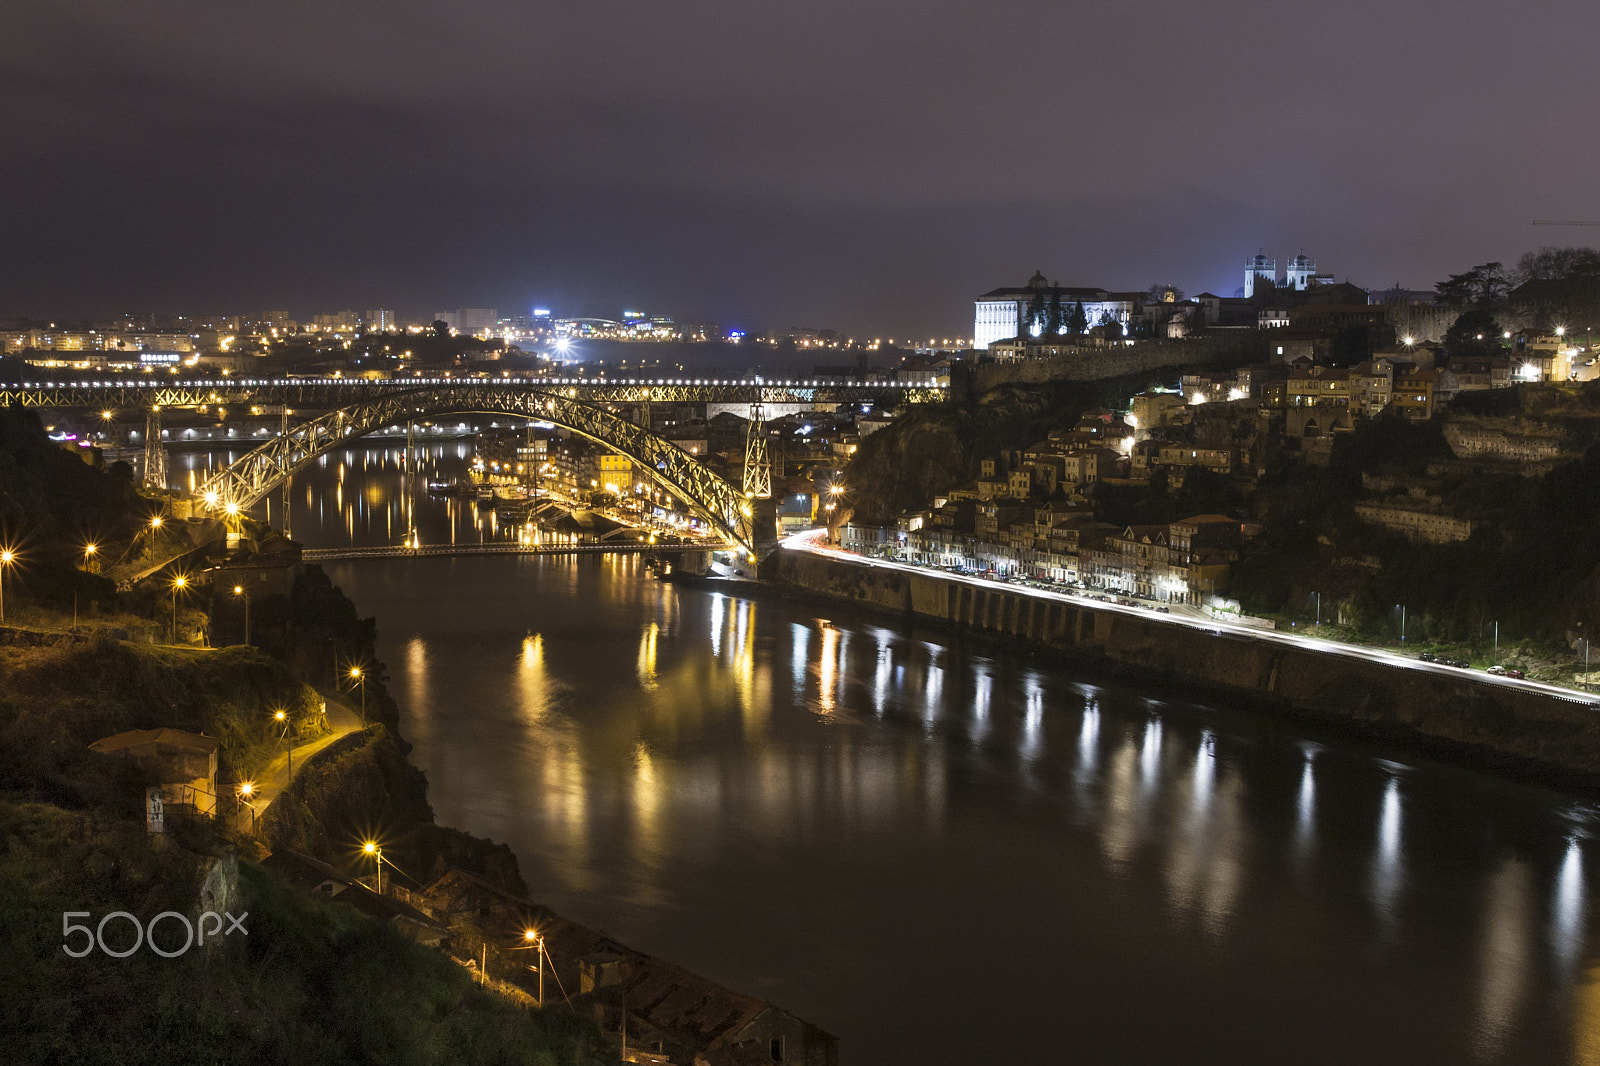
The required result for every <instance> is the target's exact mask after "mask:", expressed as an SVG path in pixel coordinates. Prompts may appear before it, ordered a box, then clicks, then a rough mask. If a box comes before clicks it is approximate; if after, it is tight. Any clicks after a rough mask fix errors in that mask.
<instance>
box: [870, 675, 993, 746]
mask: <svg viewBox="0 0 1600 1066" xmlns="http://www.w3.org/2000/svg"><path fill="white" fill-rule="evenodd" d="M882 673H883V676H884V679H885V680H887V679H888V672H887V671H886V670H885V671H882ZM993 698H994V675H992V674H990V673H989V671H988V669H987V668H986V667H985V666H982V665H980V666H979V667H978V668H977V670H976V671H975V673H974V675H973V679H972V731H971V736H972V742H973V743H974V744H980V743H982V742H983V738H984V737H985V736H986V735H988V732H989V702H990V700H992V699H993Z"/></svg>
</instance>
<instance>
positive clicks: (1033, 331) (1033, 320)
mask: <svg viewBox="0 0 1600 1066" xmlns="http://www.w3.org/2000/svg"><path fill="white" fill-rule="evenodd" d="M1045 316H1046V313H1045V302H1044V290H1043V289H1036V290H1034V293H1033V299H1031V300H1029V301H1028V310H1027V311H1026V312H1025V313H1024V314H1023V316H1022V330H1023V333H1024V334H1030V335H1032V336H1035V337H1037V336H1038V335H1039V334H1040V333H1041V332H1042V331H1043V330H1044V322H1045Z"/></svg>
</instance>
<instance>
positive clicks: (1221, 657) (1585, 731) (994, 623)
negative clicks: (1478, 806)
mask: <svg viewBox="0 0 1600 1066" xmlns="http://www.w3.org/2000/svg"><path fill="white" fill-rule="evenodd" d="M871 571H872V568H871V567H870V565H869V564H868V563H867V562H866V561H865V560H863V561H861V562H853V561H849V560H843V559H838V558H834V557H824V556H819V555H814V554H811V553H805V552H797V551H795V550H793V549H789V548H784V549H781V550H780V551H779V552H778V553H777V554H776V555H775V556H774V557H772V558H771V559H770V560H768V562H767V563H766V564H765V565H763V568H762V580H761V591H762V592H764V593H767V594H770V595H777V596H783V597H791V598H794V599H798V600H801V601H805V602H810V603H815V604H817V605H824V604H826V605H848V606H850V607H853V608H859V609H862V612H863V614H866V615H875V616H878V617H888V618H894V619H897V620H900V621H909V622H911V623H912V624H915V625H919V626H926V627H928V628H929V629H933V630H936V631H939V632H944V633H951V634H955V635H958V636H960V637H961V638H962V639H965V640H972V641H974V642H976V643H977V644H979V645H980V646H989V647H994V648H1003V649H1004V650H1007V651H1012V652H1021V653H1023V654H1025V655H1029V656H1035V655H1038V656H1045V657H1048V658H1050V659H1051V660H1053V661H1056V662H1064V663H1068V664H1071V665H1072V666H1075V667H1080V668H1084V669H1086V670H1087V671H1088V672H1089V673H1090V674H1091V675H1094V676H1099V677H1103V678H1105V679H1107V680H1116V681H1121V682H1129V681H1132V682H1136V683H1138V684H1139V685H1141V686H1145V687H1150V688H1155V689H1157V690H1159V691H1161V692H1163V693H1167V694H1172V695H1185V696H1195V695H1199V696H1201V697H1203V698H1204V699H1207V700H1210V701H1213V702H1215V701H1221V700H1226V701H1230V702H1233V703H1234V704H1236V705H1239V706H1241V707H1242V708H1243V709H1246V710H1249V711H1251V712H1252V713H1256V714H1260V715H1263V716H1264V718H1265V719H1266V720H1268V721H1284V722H1292V723H1296V724H1305V725H1312V726H1315V727H1316V728H1317V729H1321V730H1327V731H1329V732H1330V733H1331V734H1332V735H1334V736H1337V737H1339V738H1341V739H1351V740H1356V741H1362V742H1367V743H1377V744H1383V745H1392V746H1394V747H1396V748H1398V749H1400V750H1403V751H1405V752H1407V753H1410V754H1414V755H1416V756H1417V757H1420V758H1426V759H1430V760H1433V761H1436V762H1439V763H1442V764H1447V765H1450V766H1455V767H1459V768H1463V769H1469V770H1476V771H1482V772H1487V773H1491V774H1494V775H1496V776H1499V777H1502V778H1506V779H1510V780H1514V781H1517V782H1519V783H1523V784H1529V785H1534V786H1537V787H1542V788H1551V789H1558V790H1563V791H1570V792H1578V793H1584V794H1587V795H1592V796H1600V713H1596V712H1595V711H1594V709H1593V705H1590V704H1583V703H1580V702H1578V701H1577V700H1563V699H1560V698H1558V697H1551V696H1545V695H1543V694H1541V693H1537V692H1517V691H1514V690H1508V689H1507V688H1506V687H1505V686H1500V685H1494V684H1490V683H1485V682H1482V681H1479V680H1478V679H1476V678H1475V677H1473V676H1472V675H1470V674H1461V675H1455V676H1446V677H1431V676H1405V675H1408V674H1411V673H1413V672H1411V671H1405V670H1402V669H1400V668H1397V667H1395V666H1391V665H1388V664H1385V663H1382V662H1379V661H1375V660H1371V659H1363V658H1360V657H1356V656H1340V655H1333V654H1329V653H1326V652H1320V651H1310V650H1301V649H1293V648H1289V649H1281V648H1272V647H1268V646H1266V645H1265V642H1252V641H1251V640H1250V638H1249V637H1247V636H1243V635H1237V634H1213V633H1211V632H1209V631H1205V630H1199V629H1192V628H1189V627H1178V626H1170V625H1166V624H1164V623H1161V622H1157V621H1155V620H1154V619H1143V618H1138V617H1129V616H1127V615H1124V614H1121V613H1118V612H1112V611H1107V610H1101V609H1097V608H1096V607H1095V606H1093V605H1091V604H1087V603H1085V604H1077V603H1066V602H1065V601H1063V602H1062V603H1060V604H1059V605H1056V604H1050V603H1046V602H1044V601H1034V603H1033V604H1032V605H1030V604H1027V603H1019V602H1018V601H1027V600H1031V599H1032V598H1030V597H1025V596H1022V595H1020V594H1019V593H1017V592H1014V591H1012V590H1009V589H1007V588H1006V587H1005V586H996V587H995V588H994V589H992V590H989V589H975V590H972V593H971V594H970V595H962V590H961V589H959V588H956V587H955V586H956V585H957V584H958V583H957V582H954V581H952V580H951V579H950V578H948V577H947V576H945V575H942V574H938V573H934V572H929V573H928V574H926V575H922V574H914V575H911V574H886V573H884V572H882V571H879V572H876V573H873V572H871ZM918 579H921V580H922V581H926V582H933V583H940V584H942V585H943V586H945V594H944V595H943V596H939V595H933V596H931V597H930V596H929V595H928V593H929V590H928V589H926V588H923V589H918V590H913V589H912V588H911V587H910V586H911V585H912V584H913V583H914V582H915V583H920V582H919V581H918ZM753 591H755V590H748V591H747V593H746V594H748V592H753ZM952 593H953V595H952ZM886 594H887V595H886ZM930 599H931V600H933V601H934V602H932V603H930V602H928V601H929V600H930ZM941 601H942V602H941ZM951 601H954V602H951ZM941 606H942V607H944V608H945V609H944V610H938V609H937V608H939V607H941ZM930 607H933V608H935V609H933V610H930V609H928V608H930ZM1040 607H1043V608H1044V609H1043V610H1040V609H1039V608H1040ZM919 608H920V609H919ZM1039 616H1044V618H1043V620H1039ZM1154 627H1159V628H1154ZM1163 638H1167V639H1163ZM1252 645H1253V646H1252Z"/></svg>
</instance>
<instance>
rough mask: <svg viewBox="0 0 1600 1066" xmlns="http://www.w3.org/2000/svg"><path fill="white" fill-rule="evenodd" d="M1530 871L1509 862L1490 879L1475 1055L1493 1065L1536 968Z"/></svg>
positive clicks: (1480, 946) (1480, 947)
mask: <svg viewBox="0 0 1600 1066" xmlns="http://www.w3.org/2000/svg"><path fill="white" fill-rule="evenodd" d="M1530 882H1531V878H1530V876H1529V873H1528V868H1527V866H1526V865H1525V864H1524V863H1522V862H1521V861H1520V860H1517V859H1515V858H1507V859H1505V860H1504V861H1503V862H1501V864H1500V867H1499V868H1498V869H1497V870H1495V872H1494V873H1493V874H1492V875H1491V876H1490V878H1489V894H1488V899H1487V901H1486V905H1485V913H1484V916H1483V924H1482V927H1481V933H1480V936H1479V944H1478V1024H1477V1027H1476V1032H1475V1033H1474V1039H1473V1042H1472V1050H1473V1052H1474V1054H1475V1056H1476V1057H1477V1058H1478V1059H1479V1061H1482V1062H1493V1061H1495V1060H1496V1059H1497V1058H1499V1056H1500V1053H1501V1052H1502V1051H1504V1050H1505V1046H1506V1042H1507V1040H1508V1039H1509V1037H1510V1035H1511V1032H1512V1029H1513V1027H1514V1025H1515V1022H1516V1017H1517V1013H1518V1011H1519V1010H1520V1008H1521V1006H1522V1002H1523V999H1524V997H1525V995H1526V993H1527V980H1528V978H1529V976H1530V975H1529V972H1528V971H1529V968H1530V966H1531V965H1532V963H1533V959H1532V944H1531V939H1532V938H1531V934H1532V932H1533V923H1532V920H1531V919H1532V915H1531V913H1530V911H1531V909H1532V904H1533V900H1532V895H1533V893H1532V885H1531V884H1530Z"/></svg>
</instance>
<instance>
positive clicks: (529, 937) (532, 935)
mask: <svg viewBox="0 0 1600 1066" xmlns="http://www.w3.org/2000/svg"><path fill="white" fill-rule="evenodd" d="M522 939H524V940H526V941H529V942H530V943H531V944H532V945H533V950H534V951H535V952H537V953H538V956H539V1009H540V1010H543V1009H544V937H543V936H541V935H540V934H539V933H538V932H536V931H535V930H532V929H525V930H523V932H522ZM528 968H529V969H530V970H531V969H533V967H531V966H530V967H528Z"/></svg>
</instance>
